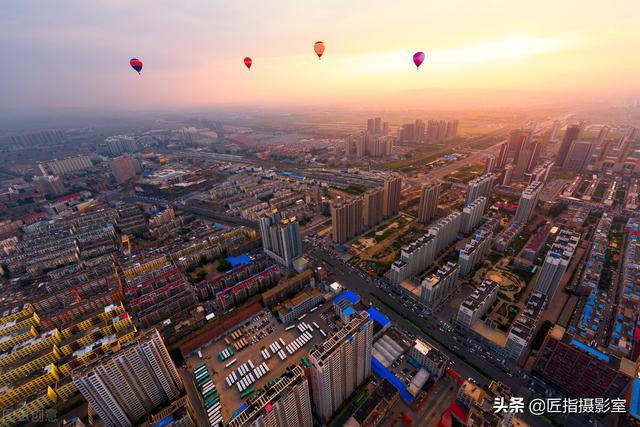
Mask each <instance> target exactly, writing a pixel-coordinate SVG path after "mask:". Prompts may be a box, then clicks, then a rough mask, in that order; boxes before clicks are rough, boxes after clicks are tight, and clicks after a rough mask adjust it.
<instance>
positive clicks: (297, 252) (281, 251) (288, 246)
mask: <svg viewBox="0 0 640 427" xmlns="http://www.w3.org/2000/svg"><path fill="white" fill-rule="evenodd" d="M258 223H259V225H260V237H261V238H262V249H263V250H264V252H265V253H266V254H267V255H269V256H270V257H271V258H273V259H275V260H276V261H278V262H279V263H280V264H283V265H286V266H288V267H291V266H292V265H293V261H295V260H296V259H298V258H300V256H301V255H302V240H301V238H300V224H298V221H297V219H296V217H291V218H282V216H281V215H280V212H278V211H277V210H274V211H273V212H271V214H269V215H266V216H263V217H262V218H260V219H259V220H258Z"/></svg>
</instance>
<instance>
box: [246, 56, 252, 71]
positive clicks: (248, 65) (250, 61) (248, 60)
mask: <svg viewBox="0 0 640 427" xmlns="http://www.w3.org/2000/svg"><path fill="white" fill-rule="evenodd" d="M251 64H253V61H252V60H251V58H249V57H248V56H247V57H246V58H244V65H246V66H247V68H248V69H251Z"/></svg>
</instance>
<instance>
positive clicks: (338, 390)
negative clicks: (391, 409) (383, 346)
mask: <svg viewBox="0 0 640 427" xmlns="http://www.w3.org/2000/svg"><path fill="white" fill-rule="evenodd" d="M372 343H373V324H372V322H371V321H370V320H369V314H368V313H367V312H366V311H362V312H360V313H354V314H352V315H351V318H350V320H349V321H348V322H346V323H345V324H344V326H343V327H342V328H341V329H339V330H338V331H337V332H336V333H335V334H333V335H332V336H330V337H329V338H328V339H326V340H325V341H324V342H322V343H321V344H319V345H317V346H316V348H315V349H314V350H313V351H312V352H311V354H310V355H309V361H310V362H311V389H312V396H313V403H314V407H315V412H316V414H317V415H318V417H319V418H320V420H321V422H322V423H326V422H327V421H328V420H329V419H330V418H331V415H332V414H333V413H334V412H335V411H336V410H337V409H338V408H340V406H341V405H342V404H343V403H344V402H345V401H346V400H347V399H348V398H349V396H350V395H351V394H352V393H353V392H354V391H355V390H356V388H357V387H358V386H359V385H360V384H362V383H363V382H364V381H365V379H366V378H367V377H369V375H371V346H372Z"/></svg>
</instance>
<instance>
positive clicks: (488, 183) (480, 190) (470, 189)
mask: <svg viewBox="0 0 640 427" xmlns="http://www.w3.org/2000/svg"><path fill="white" fill-rule="evenodd" d="M494 179H495V175H493V174H491V173H486V174H484V175H481V176H479V177H477V178H474V179H472V180H471V181H469V183H468V184H467V200H466V201H465V203H466V204H469V203H471V202H473V201H474V200H475V199H477V198H478V197H480V196H484V197H486V198H489V197H490V196H491V190H492V189H493V180H494Z"/></svg>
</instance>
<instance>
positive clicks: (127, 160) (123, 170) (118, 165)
mask: <svg viewBox="0 0 640 427" xmlns="http://www.w3.org/2000/svg"><path fill="white" fill-rule="evenodd" d="M109 167H110V168H111V173H112V174H113V176H114V177H115V179H116V181H117V182H118V184H122V183H124V182H127V181H129V180H130V179H132V178H135V176H136V168H135V165H134V163H133V159H131V157H129V156H119V157H114V158H113V159H109Z"/></svg>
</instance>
